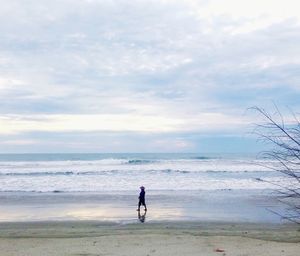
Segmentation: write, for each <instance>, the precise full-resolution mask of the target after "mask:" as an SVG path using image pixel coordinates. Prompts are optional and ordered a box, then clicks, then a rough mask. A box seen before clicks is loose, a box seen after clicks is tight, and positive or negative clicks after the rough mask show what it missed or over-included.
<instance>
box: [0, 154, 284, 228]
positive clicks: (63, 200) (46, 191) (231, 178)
mask: <svg viewBox="0 0 300 256" xmlns="http://www.w3.org/2000/svg"><path fill="white" fill-rule="evenodd" d="M275 164H276V163H275V162H273V161H272V160H270V159H263V158H257V157H256V156H250V155H231V154H162V153H157V154H142V153H140V154H129V153H128V154H1V155H0V222H3V221H17V222H19V221H49V220H50V221H52V220H55V221H57V220H99V221H113V222H120V223H132V222H136V221H138V218H137V217H138V216H137V214H136V213H137V212H136V207H137V202H138V199H137V198H138V194H139V187H140V186H142V185H143V186H145V187H146V202H147V206H148V212H147V218H146V222H148V221H150V222H151V221H161V220H163V221H225V222H236V221H237V222H241V221H242V222H280V221H281V220H280V218H279V217H278V216H277V215H275V214H273V213H272V211H277V212H283V211H284V207H283V206H282V205H280V204H279V203H278V201H277V200H276V196H275V195H274V190H275V189H277V187H276V186H275V185H273V183H276V182H278V181H281V182H282V183H283V184H284V183H285V182H286V184H288V182H289V180H285V179H286V178H285V177H283V176H282V175H281V174H280V173H278V172H275V171H273V170H272V169H269V168H267V167H266V166H274V165H275ZM262 180H264V182H263V181H262ZM270 209H271V211H270Z"/></svg>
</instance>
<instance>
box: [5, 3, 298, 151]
mask: <svg viewBox="0 0 300 256" xmlns="http://www.w3.org/2000/svg"><path fill="white" fill-rule="evenodd" d="M299 10H300V2H299V1H298V0H285V1H274V0H257V1H254V0H252V1H246V0H245V1H243V0H219V1H217V0H198V1H196V0H186V1H184V0H178V1H176V0H152V1H146V0H124V1H121V0H120V1H113V0H85V1H84V0H58V1H56V0H51V1H42V0H10V1H7V0H0V139H1V143H0V152H3V153H6V152H240V151H244V152H248V151H249V152H250V151H259V150H260V149H261V148H262V145H260V144H258V143H257V142H256V139H255V137H253V136H251V134H249V131H251V129H252V128H251V127H252V125H251V124H253V123H254V122H257V120H256V116H255V114H253V113H249V111H247V108H249V107H251V106H255V105H256V106H260V107H264V108H266V109H268V110H270V111H271V110H272V108H273V106H272V105H273V102H275V103H276V104H277V105H278V106H279V107H281V108H283V109H285V108H286V107H289V108H291V109H293V110H294V111H296V112H297V111H298V110H299V107H300V11H299ZM283 111H285V110H283Z"/></svg>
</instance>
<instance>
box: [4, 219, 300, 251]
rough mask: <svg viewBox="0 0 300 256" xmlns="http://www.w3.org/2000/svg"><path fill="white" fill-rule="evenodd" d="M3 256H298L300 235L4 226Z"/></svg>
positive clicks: (289, 228) (282, 229) (202, 228)
mask: <svg viewBox="0 0 300 256" xmlns="http://www.w3.org/2000/svg"><path fill="white" fill-rule="evenodd" d="M218 249H219V250H220V252H218V251H217V250H218ZM223 250H224V251H223ZM0 255H1V256H12V255H14V256H15V255H24V256H41V255H45V256H48V255H64V256H67V255H73V256H75V255H77V256H80V255H81V256H96V255H130V256H135V255H139V256H141V255H145V256H147V255H149V256H150V255H151V256H158V255H174V256H176V255H178V256H179V255H180V256H189V255H195V256H196V255H222V256H225V255H228V256H229V255H232V256H250V255H255V256H263V255H266V256H276V255H282V256H283V255H284V256H299V255H300V231H299V227H297V226H293V225H278V224H236V223H235V224H230V223H199V222H198V223H193V222H185V223H183V222H177V223H176V222H173V223H171V222H169V223H166V222H164V223H143V224H142V223H140V224H127V225H118V224H113V223H101V222H91V221H89V222H87V221H77V222H39V223H37V222H36V223H30V222H28V223H1V224H0Z"/></svg>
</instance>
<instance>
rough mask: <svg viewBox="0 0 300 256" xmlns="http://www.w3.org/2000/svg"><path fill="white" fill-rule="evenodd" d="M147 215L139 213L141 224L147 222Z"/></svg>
mask: <svg viewBox="0 0 300 256" xmlns="http://www.w3.org/2000/svg"><path fill="white" fill-rule="evenodd" d="M146 213H147V211H144V214H141V212H140V211H138V218H139V220H140V222H142V223H144V222H145V220H146Z"/></svg>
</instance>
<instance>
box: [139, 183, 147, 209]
mask: <svg viewBox="0 0 300 256" xmlns="http://www.w3.org/2000/svg"><path fill="white" fill-rule="evenodd" d="M140 189H141V192H140V196H139V204H138V209H137V211H140V207H141V205H143V206H144V207H145V211H147V206H146V203H145V194H146V192H145V187H143V186H141V187H140Z"/></svg>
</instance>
